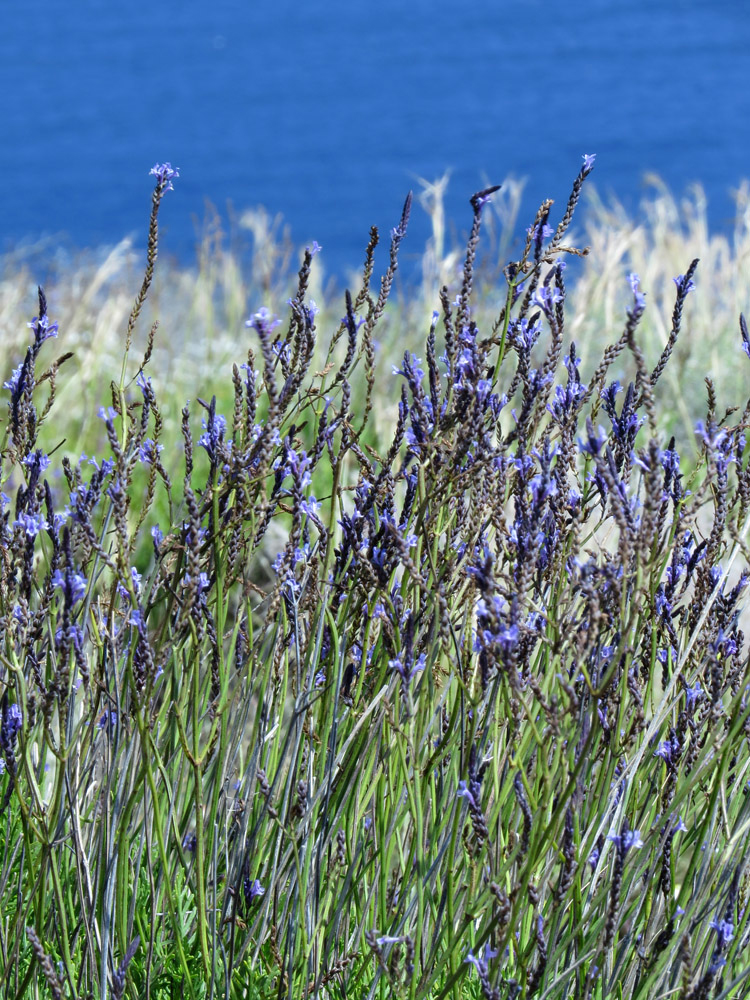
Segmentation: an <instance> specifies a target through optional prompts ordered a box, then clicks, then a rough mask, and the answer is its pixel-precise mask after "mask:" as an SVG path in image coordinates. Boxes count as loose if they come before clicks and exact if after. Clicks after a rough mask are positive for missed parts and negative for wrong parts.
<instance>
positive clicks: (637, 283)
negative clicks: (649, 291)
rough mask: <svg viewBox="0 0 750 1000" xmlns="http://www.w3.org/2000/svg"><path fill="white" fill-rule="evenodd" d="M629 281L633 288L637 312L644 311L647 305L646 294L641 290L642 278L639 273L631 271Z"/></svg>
mask: <svg viewBox="0 0 750 1000" xmlns="http://www.w3.org/2000/svg"><path fill="white" fill-rule="evenodd" d="M628 281H629V282H630V287H631V288H632V290H633V298H634V299H635V308H636V312H642V311H643V310H644V309H645V307H646V296H645V295H644V294H643V292H642V291H641V279H640V278H639V277H638V275H637V274H634V273H632V272H631V273H630V274H629V275H628Z"/></svg>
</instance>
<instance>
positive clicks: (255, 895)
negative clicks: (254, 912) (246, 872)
mask: <svg viewBox="0 0 750 1000" xmlns="http://www.w3.org/2000/svg"><path fill="white" fill-rule="evenodd" d="M242 888H243V891H244V893H245V902H246V903H247V905H248V906H249V905H250V903H252V901H253V900H254V899H259V898H260V897H261V896H265V894H266V890H265V887H264V886H262V885H261V884H260V881H259V879H257V878H256V879H253V881H252V882H251V881H250V879H249V878H245V879H243V882H242Z"/></svg>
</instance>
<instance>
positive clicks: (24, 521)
mask: <svg viewBox="0 0 750 1000" xmlns="http://www.w3.org/2000/svg"><path fill="white" fill-rule="evenodd" d="M13 527H14V528H20V529H21V530H22V531H24V532H25V534H26V536H27V537H28V538H36V536H37V535H38V534H39V532H40V531H46V530H47V529H48V528H49V524H48V523H47V520H46V518H45V517H44V515H43V514H42V513H41V512H39V513H37V514H26V513H24V514H19V515H18V517H17V518H16V520H15V521H14V522H13Z"/></svg>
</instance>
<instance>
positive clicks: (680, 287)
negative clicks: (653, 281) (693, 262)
mask: <svg viewBox="0 0 750 1000" xmlns="http://www.w3.org/2000/svg"><path fill="white" fill-rule="evenodd" d="M672 281H674V283H675V285H677V291H678V293H679V294H680V295H681V296H684V295H687V294H688V293H689V292H692V291H693V289H694V288H695V282H694V281H693V279H692V278H691V279H690V280H689V281H688V283H687V286H686V285H685V275H684V274H679V275H678V276H677V277H676V278H672Z"/></svg>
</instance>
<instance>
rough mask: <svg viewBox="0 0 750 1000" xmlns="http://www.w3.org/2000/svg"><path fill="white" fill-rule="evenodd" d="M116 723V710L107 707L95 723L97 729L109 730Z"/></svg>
mask: <svg viewBox="0 0 750 1000" xmlns="http://www.w3.org/2000/svg"><path fill="white" fill-rule="evenodd" d="M116 725H117V712H116V711H115V710H114V709H108V710H107V711H105V712H103V713H102V714H101V715H100V716H99V721H98V722H97V724H96V728H97V729H106V728H109V730H110V731H111V730H112V729H114V727H115V726H116Z"/></svg>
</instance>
